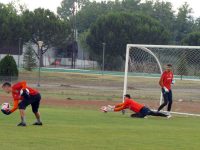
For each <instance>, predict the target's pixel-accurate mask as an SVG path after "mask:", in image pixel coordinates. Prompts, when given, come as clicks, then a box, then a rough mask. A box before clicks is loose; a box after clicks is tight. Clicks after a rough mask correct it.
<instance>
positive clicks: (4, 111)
mask: <svg viewBox="0 0 200 150" xmlns="http://www.w3.org/2000/svg"><path fill="white" fill-rule="evenodd" d="M1 111H2V113H3V114H5V115H10V114H11V112H10V110H8V111H6V110H4V109H1Z"/></svg>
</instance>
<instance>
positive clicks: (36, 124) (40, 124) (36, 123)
mask: <svg viewBox="0 0 200 150" xmlns="http://www.w3.org/2000/svg"><path fill="white" fill-rule="evenodd" d="M33 125H34V126H42V125H43V124H42V122H35V123H33Z"/></svg>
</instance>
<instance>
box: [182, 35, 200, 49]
mask: <svg viewBox="0 0 200 150" xmlns="http://www.w3.org/2000/svg"><path fill="white" fill-rule="evenodd" d="M182 43H183V44H186V45H190V46H200V32H192V33H189V34H188V35H187V36H186V37H185V38H184V39H183V41H182Z"/></svg>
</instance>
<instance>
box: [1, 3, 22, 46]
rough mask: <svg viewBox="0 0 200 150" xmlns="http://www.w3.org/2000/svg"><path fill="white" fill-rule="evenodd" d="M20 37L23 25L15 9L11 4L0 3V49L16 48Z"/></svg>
mask: <svg viewBox="0 0 200 150" xmlns="http://www.w3.org/2000/svg"><path fill="white" fill-rule="evenodd" d="M22 36H23V23H22V20H21V17H20V16H19V15H18V14H17V11H16V9H15V8H14V7H13V6H12V5H11V4H8V5H5V4H1V3H0V48H5V47H9V48H16V47H18V42H19V38H20V37H22Z"/></svg>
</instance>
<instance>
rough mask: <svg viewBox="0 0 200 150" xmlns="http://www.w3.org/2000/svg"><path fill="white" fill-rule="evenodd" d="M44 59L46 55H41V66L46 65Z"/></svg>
mask: <svg viewBox="0 0 200 150" xmlns="http://www.w3.org/2000/svg"><path fill="white" fill-rule="evenodd" d="M43 60H44V55H41V57H40V67H44V62H43Z"/></svg>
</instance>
